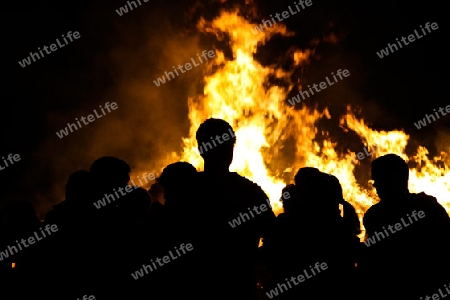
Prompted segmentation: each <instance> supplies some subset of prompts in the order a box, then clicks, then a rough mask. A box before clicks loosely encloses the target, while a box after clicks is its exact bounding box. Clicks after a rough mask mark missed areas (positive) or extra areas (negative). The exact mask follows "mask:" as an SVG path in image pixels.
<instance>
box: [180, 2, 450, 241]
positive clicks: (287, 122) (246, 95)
mask: <svg viewBox="0 0 450 300" xmlns="http://www.w3.org/2000/svg"><path fill="white" fill-rule="evenodd" d="M254 26H255V24H251V23H249V22H248V21H247V20H245V19H244V18H243V17H242V16H239V15H238V11H234V12H222V13H221V15H220V16H219V17H218V18H216V19H215V20H213V21H212V22H208V21H205V20H201V21H200V22H199V24H198V29H199V30H200V31H202V32H209V33H214V34H215V35H216V36H217V38H218V39H219V40H222V39H223V36H224V34H226V35H228V37H229V39H230V47H231V50H232V53H233V59H232V60H227V59H226V58H225V55H224V53H223V52H221V51H220V50H216V53H217V55H216V57H215V59H214V60H212V61H209V65H208V71H207V72H208V75H206V76H205V89H204V95H203V96H199V97H196V98H190V99H188V104H189V119H190V121H191V127H190V133H189V137H188V138H185V139H183V142H184V150H183V153H182V154H181V160H183V161H188V162H190V163H192V164H193V165H194V166H196V167H197V168H198V169H202V168H203V165H202V164H203V160H202V159H201V157H200V154H199V152H198V149H197V143H196V139H195V132H196V130H197V128H198V127H199V125H200V124H201V123H202V122H203V121H204V120H205V119H207V118H210V117H214V118H222V119H224V120H226V121H227V122H229V123H230V124H231V125H232V126H233V128H234V129H235V131H236V137H237V143H236V147H235V150H234V151H235V154H234V161H233V164H232V165H231V170H232V171H236V172H238V173H240V174H242V175H244V176H246V177H247V178H249V179H251V180H253V181H255V182H256V183H258V184H259V185H260V186H261V187H262V188H263V189H264V191H265V192H266V193H267V194H268V196H269V198H270V201H271V203H272V206H273V207H274V210H275V213H276V214H279V213H280V212H282V207H281V203H280V202H279V197H280V196H281V190H282V188H283V187H284V186H285V185H286V184H287V183H289V181H290V180H292V179H293V176H294V174H295V172H296V171H297V170H298V169H299V168H300V167H304V166H310V167H316V168H318V169H320V170H321V171H323V172H327V173H330V174H333V175H335V176H336V177H337V178H338V179H339V180H340V182H341V185H342V188H343V192H344V197H345V199H346V200H347V201H349V202H350V203H352V204H353V205H354V206H355V208H356V210H357V212H358V214H359V216H360V218H362V215H363V214H364V212H365V211H366V210H367V209H368V208H369V207H370V206H371V205H372V204H374V203H375V202H376V199H377V196H376V193H375V190H374V188H373V187H370V186H369V187H363V186H366V184H364V183H360V182H358V181H357V179H356V178H355V175H354V170H355V166H356V165H355V164H359V162H358V161H357V160H356V161H355V153H353V152H349V153H346V154H341V153H337V152H336V150H335V146H336V144H333V143H332V142H331V140H330V139H329V138H327V139H325V140H324V141H323V142H318V141H316V140H315V138H316V134H317V132H318V129H317V127H316V126H315V124H316V122H317V121H318V120H320V119H321V118H328V119H329V118H331V116H330V114H329V112H328V110H325V111H323V112H319V111H317V110H315V109H312V110H311V109H308V108H307V107H304V108H302V109H301V110H295V109H294V108H293V107H292V106H290V105H287V104H286V103H285V99H287V95H288V93H289V92H290V90H291V89H292V88H293V87H294V86H298V87H299V88H300V89H301V83H292V82H290V79H289V78H290V75H291V72H290V71H284V70H282V69H280V68H278V67H277V66H267V67H264V66H262V65H261V64H260V63H259V62H257V61H256V60H254V58H253V55H254V54H255V53H256V50H257V46H258V45H259V44H264V43H265V42H266V41H267V40H268V39H270V38H271V37H272V36H273V35H274V34H276V33H277V34H281V35H284V36H287V35H292V33H291V32H288V31H287V30H286V28H285V27H284V25H283V24H276V25H274V26H273V27H270V28H268V29H267V30H265V31H264V32H263V33H261V34H257V35H255V34H254V33H253V32H252V31H251V29H252V28H253V27H254ZM311 53H312V52H311V51H310V50H305V51H296V52H293V53H292V54H291V55H292V60H293V62H294V64H295V65H296V66H299V65H301V64H303V63H304V62H307V60H308V59H309V56H310V54H311ZM213 70H214V72H213ZM269 77H272V78H277V79H278V80H281V81H285V82H287V83H289V84H288V88H284V87H280V86H275V85H273V86H268V85H267V82H268V81H267V79H268V78H269ZM337 100H339V99H337ZM307 101H312V100H311V99H309V100H307ZM340 123H341V126H342V127H343V128H344V129H346V130H352V131H354V132H355V133H356V134H358V136H360V138H361V140H362V141H363V142H364V144H365V146H366V147H368V148H369V149H370V148H371V147H373V146H376V151H375V153H374V156H375V157H378V156H380V155H384V154H387V153H395V154H398V155H400V156H401V157H403V158H404V159H405V160H407V161H414V162H416V163H418V165H419V166H421V167H422V168H421V169H420V170H419V169H411V170H410V190H411V192H421V191H424V192H426V193H428V194H430V195H433V196H435V197H437V198H438V200H439V201H440V203H441V204H442V205H444V206H445V207H446V209H447V211H448V212H449V213H450V199H449V197H448V195H449V191H450V187H449V185H448V183H447V182H450V180H449V179H450V178H449V176H450V173H449V172H448V171H447V168H448V167H447V165H445V163H442V166H443V167H442V168H440V167H437V166H436V163H437V162H438V160H439V159H440V158H434V159H432V160H430V159H428V157H427V154H428V152H427V149H425V148H424V147H419V148H418V149H417V155H416V156H414V157H412V158H409V157H407V156H406V154H405V147H406V145H407V142H408V139H409V136H408V135H407V134H405V133H404V132H402V131H389V132H385V131H375V130H372V129H370V128H369V127H368V126H367V125H366V124H365V123H364V121H362V120H357V119H356V117H355V116H354V115H353V113H352V112H351V109H350V108H348V112H347V115H345V116H343V117H342V118H341V120H340ZM322 135H325V137H327V133H326V132H322ZM368 159H369V158H368ZM363 234H364V232H363V233H362V234H361V237H362V236H363Z"/></svg>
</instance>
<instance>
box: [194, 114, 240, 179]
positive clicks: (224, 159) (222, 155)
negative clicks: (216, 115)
mask: <svg viewBox="0 0 450 300" xmlns="http://www.w3.org/2000/svg"><path fill="white" fill-rule="evenodd" d="M196 138H197V144H198V149H199V152H200V155H201V156H202V157H203V159H204V161H205V171H228V168H229V167H230V165H231V162H232V161H233V148H234V144H235V143H236V137H235V134H234V131H233V128H232V127H231V125H230V124H228V123H227V122H226V121H224V120H222V119H213V118H211V119H207V120H206V121H205V122H203V123H202V124H201V125H200V127H199V128H198V130H197V133H196Z"/></svg>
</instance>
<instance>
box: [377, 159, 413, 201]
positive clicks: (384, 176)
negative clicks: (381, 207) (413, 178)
mask: <svg viewBox="0 0 450 300" xmlns="http://www.w3.org/2000/svg"><path fill="white" fill-rule="evenodd" d="M372 179H373V180H374V186H375V188H376V189H377V194H378V196H379V197H380V199H381V200H382V201H385V200H388V201H390V200H395V199H398V198H402V197H403V196H404V195H405V194H406V193H408V179H409V168H408V164H407V163H406V162H405V160H403V158H401V157H400V156H398V155H395V154H387V155H384V156H381V157H378V158H377V159H375V160H374V161H373V162H372Z"/></svg>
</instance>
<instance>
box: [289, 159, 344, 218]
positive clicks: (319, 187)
mask: <svg viewBox="0 0 450 300" xmlns="http://www.w3.org/2000/svg"><path fill="white" fill-rule="evenodd" d="M295 185H296V187H297V194H298V197H299V199H300V204H301V207H302V210H304V211H305V213H306V214H307V215H309V216H310V217H311V218H314V217H315V216H320V218H321V219H322V218H324V219H326V218H328V217H329V216H339V202H340V201H342V188H341V185H340V183H339V180H338V179H337V178H336V177H335V176H332V175H329V174H327V173H323V172H320V171H319V170H318V169H316V168H310V167H306V168H301V169H300V170H298V172H297V174H296V175H295Z"/></svg>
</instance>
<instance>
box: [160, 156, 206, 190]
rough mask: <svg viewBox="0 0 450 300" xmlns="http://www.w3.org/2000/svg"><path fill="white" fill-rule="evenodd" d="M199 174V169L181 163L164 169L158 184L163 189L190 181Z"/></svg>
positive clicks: (186, 163)
mask: <svg viewBox="0 0 450 300" xmlns="http://www.w3.org/2000/svg"><path fill="white" fill-rule="evenodd" d="M195 173H197V169H195V167H194V166H193V165H191V164H190V163H188V162H184V161H179V162H176V163H173V164H170V165H168V166H167V167H165V168H164V170H163V171H162V173H161V176H160V177H159V178H157V182H158V183H160V184H161V186H162V187H163V188H166V189H167V188H168V187H169V186H171V185H179V184H180V183H183V182H187V181H189V180H190V179H191V178H192V177H191V176H193V175H195Z"/></svg>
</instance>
